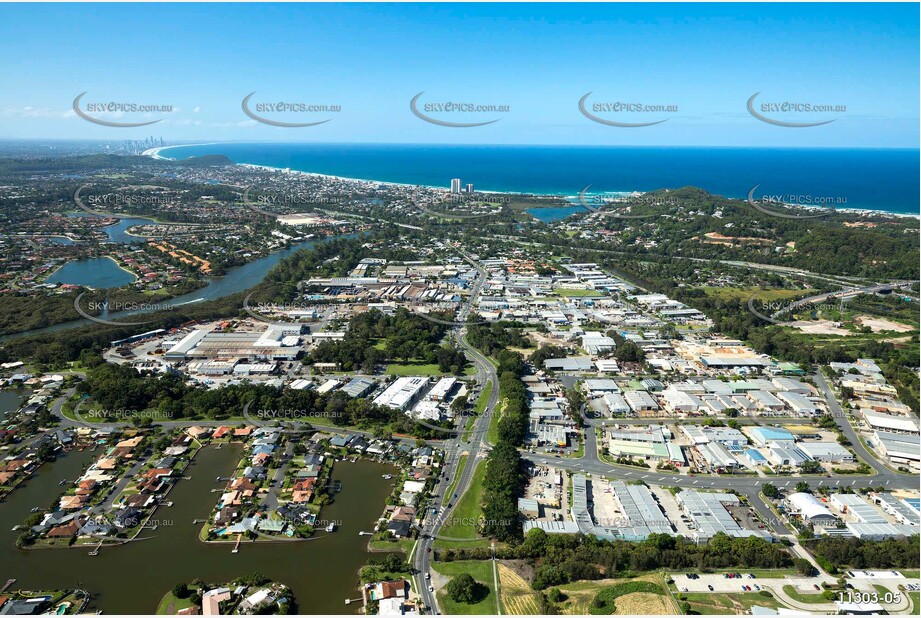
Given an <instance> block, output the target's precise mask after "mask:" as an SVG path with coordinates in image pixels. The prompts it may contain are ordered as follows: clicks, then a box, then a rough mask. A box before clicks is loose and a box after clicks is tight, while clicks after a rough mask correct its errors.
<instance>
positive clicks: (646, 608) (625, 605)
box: [589, 579, 674, 615]
mask: <svg viewBox="0 0 921 618" xmlns="http://www.w3.org/2000/svg"><path fill="white" fill-rule="evenodd" d="M666 597H668V594H667V591H666V590H665V588H664V586H662V584H661V583H659V582H656V581H648V580H640V579H634V580H630V581H625V582H621V583H619V584H615V585H613V586H610V587H608V588H604V589H602V590H600V591H599V592H598V594H596V595H595V598H594V599H592V603H591V605H590V606H589V612H590V613H592V614H604V615H606V614H615V613H617V614H632V615H650V614H655V615H661V614H668V613H669V609H672V610H673V609H674V608H673V607H671V603H670V602H669V601H667V600H666ZM669 598H670V597H669Z"/></svg>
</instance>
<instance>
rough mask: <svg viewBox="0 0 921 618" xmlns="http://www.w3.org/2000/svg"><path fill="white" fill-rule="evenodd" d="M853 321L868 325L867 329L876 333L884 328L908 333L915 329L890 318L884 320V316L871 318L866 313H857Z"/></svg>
mask: <svg viewBox="0 0 921 618" xmlns="http://www.w3.org/2000/svg"><path fill="white" fill-rule="evenodd" d="M854 321H855V322H856V323H857V324H860V325H861V326H867V327H869V329H870V330H872V331H873V332H874V333H878V332H881V331H884V330H889V331H893V332H896V333H910V332H912V331H913V330H915V329H914V328H913V327H911V326H909V325H908V324H902V323H901V322H893V321H892V320H886V319H884V318H873V317H870V316H868V315H858V316H857V317H856V318H854Z"/></svg>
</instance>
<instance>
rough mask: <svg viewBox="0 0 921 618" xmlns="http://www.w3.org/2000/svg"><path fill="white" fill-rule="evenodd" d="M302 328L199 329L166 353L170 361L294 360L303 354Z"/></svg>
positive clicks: (281, 326) (290, 325) (286, 326)
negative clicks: (224, 330) (254, 329)
mask: <svg viewBox="0 0 921 618" xmlns="http://www.w3.org/2000/svg"><path fill="white" fill-rule="evenodd" d="M301 328H302V326H301V325H299V324H272V325H270V326H269V327H268V328H267V329H266V330H265V331H264V332H261V333H260V332H252V331H233V332H213V331H210V330H208V329H196V330H193V331H192V332H190V333H189V334H188V335H186V336H185V337H183V338H182V339H181V340H180V341H179V342H177V343H176V344H175V345H174V346H173V347H171V348H170V349H169V350H167V351H166V353H165V354H164V358H165V359H166V360H171V361H184V360H193V359H209V360H225V361H228V360H232V359H235V358H236V359H243V358H247V359H260V360H294V359H295V358H297V356H298V355H299V354H300V353H301V350H302V346H301V338H300V334H301Z"/></svg>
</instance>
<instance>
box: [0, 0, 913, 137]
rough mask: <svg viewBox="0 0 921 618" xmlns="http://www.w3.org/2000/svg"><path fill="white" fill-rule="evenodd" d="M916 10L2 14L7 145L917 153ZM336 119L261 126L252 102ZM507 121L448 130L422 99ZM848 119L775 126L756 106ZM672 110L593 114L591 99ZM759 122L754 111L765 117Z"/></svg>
mask: <svg viewBox="0 0 921 618" xmlns="http://www.w3.org/2000/svg"><path fill="white" fill-rule="evenodd" d="M918 18H919V7H918V5H917V4H825V3H823V4H786V3H783V4H762V5H755V4H702V5H691V4H641V5H640V4H638V5H631V4H609V5H599V4H581V5H578V4H493V5H488V4H470V5H461V4H407V5H393V4H338V5H329V4H327V5H293V4H274V5H266V4H261V5H240V4H236V5H215V4H205V5H194V4H192V5H190V4H184V5H183V4H149V5H145V4H133V5H112V4H66V5H60V4H58V5H48V4H45V5H27V4H19V5H16V4H12V5H11V4H0V54H2V57H3V59H4V60H3V63H2V67H0V86H2V87H0V137H6V138H9V137H13V138H19V137H36V138H98V139H136V138H139V137H142V136H146V135H156V136H163V137H164V138H166V139H168V140H193V141H227V140H253V141H256V140H265V141H276V140H278V141H282V140H284V141H305V142H402V143H459V144H471V143H484V144H586V145H604V144H610V145H653V146H661V145H702V146H804V147H805V146H815V147H917V146H918V135H919V113H918V110H919V62H918V49H919V32H918ZM84 91H86V92H88V94H87V95H86V97H85V98H84V101H83V103H84V104H85V103H86V102H88V101H97V102H108V101H119V102H132V103H137V104H159V105H172V106H174V107H175V108H176V109H175V110H174V111H172V112H169V113H156V114H147V115H145V114H136V113H125V114H115V115H111V114H94V115H95V116H97V117H99V118H104V119H106V118H107V119H109V120H112V121H117V122H132V121H143V120H148V119H156V118H163V120H162V121H161V122H160V123H158V124H156V125H153V126H150V127H144V128H130V129H129V128H113V127H104V126H99V125H96V124H94V123H91V122H88V121H86V120H83V119H81V118H79V117H77V116H76V115H75V114H74V113H73V111H72V110H71V106H72V102H73V99H74V98H75V97H76V96H77V95H78V94H80V93H81V92H84ZM254 91H255V92H256V93H257V94H256V96H254V97H253V100H252V104H253V105H255V104H256V103H257V102H274V101H285V102H294V103H305V104H327V105H340V106H341V111H339V112H335V113H329V112H328V113H309V112H308V113H281V114H279V113H262V114H260V115H262V116H263V117H266V118H269V119H274V120H281V121H287V122H309V121H318V120H325V119H327V118H332V120H331V121H330V122H327V123H325V124H322V125H319V126H313V127H305V128H279V127H274V126H268V125H265V124H261V123H259V122H256V121H254V120H252V119H250V118H248V117H247V116H246V115H245V114H244V113H243V111H242V110H241V100H242V99H243V97H245V96H246V95H247V94H249V93H250V92H254ZM422 91H424V92H425V94H424V95H423V97H422V98H421V99H420V109H421V108H422V105H423V104H424V103H434V102H439V101H452V102H465V103H474V104H478V105H505V106H508V108H509V111H508V112H502V113H479V114H477V113H470V114H463V113H450V114H446V113H438V112H432V113H429V114H428V115H429V116H430V117H433V118H436V119H440V120H446V121H453V122H477V121H486V120H492V119H495V118H499V119H500V120H499V121H498V122H496V123H493V124H490V125H487V126H480V127H473V128H454V127H444V126H439V125H437V124H432V123H428V122H424V121H423V120H421V119H419V118H417V117H416V116H415V115H413V114H412V113H411V111H410V108H409V102H410V100H411V99H412V98H413V96H415V95H416V94H418V93H419V92H422ZM759 91H760V92H761V93H762V94H761V95H759V97H758V99H757V105H760V104H761V103H771V102H785V101H789V102H796V103H802V102H806V103H817V104H828V105H834V106H840V105H843V106H846V111H839V112H831V113H825V112H822V113H818V112H813V113H799V114H796V113H794V114H783V113H780V112H772V111H770V110H769V109H768V110H767V111H765V112H764V115H765V116H768V117H770V118H774V119H778V120H784V121H789V122H815V121H823V120H829V119H835V122H833V123H831V124H828V125H824V126H819V127H809V128H790V127H779V126H775V125H772V124H768V123H766V122H762V121H759V120H757V119H755V118H753V117H752V116H751V115H750V114H749V113H748V111H747V110H746V101H747V100H748V98H749V97H750V96H752V95H753V94H754V93H756V92H759ZM588 92H592V93H593V94H592V95H591V97H590V98H589V99H588V103H587V105H588V106H589V107H590V109H595V108H593V107H591V106H592V105H594V104H596V103H605V102H619V101H625V102H630V103H640V104H643V105H672V106H674V105H676V106H677V108H678V111H677V112H663V113H658V112H656V113H632V114H631V113H625V112H620V113H615V112H606V111H604V110H603V109H600V111H598V112H597V113H596V114H595V115H596V116H598V117H602V118H604V119H609V120H614V121H619V122H650V121H658V120H662V119H667V122H664V123H661V124H658V125H655V126H649V127H642V128H637V127H632V128H622V127H611V126H607V125H604V124H600V123H597V122H593V121H591V120H589V119H587V118H586V117H585V116H583V115H582V114H581V113H580V112H579V108H578V102H579V100H580V98H582V97H583V95H585V94H586V93H588ZM759 109H760V108H759Z"/></svg>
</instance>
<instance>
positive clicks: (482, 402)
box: [473, 380, 492, 415]
mask: <svg viewBox="0 0 921 618" xmlns="http://www.w3.org/2000/svg"><path fill="white" fill-rule="evenodd" d="M491 394H492V380H490V381H489V382H487V383H486V386H485V387H483V390H482V391H480V396H479V397H477V398H476V405H474V406H473V411H474V412H476V413H477V415H480V414H482V413H483V412H485V411H486V404H487V403H488V402H489V396H490V395H491Z"/></svg>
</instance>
